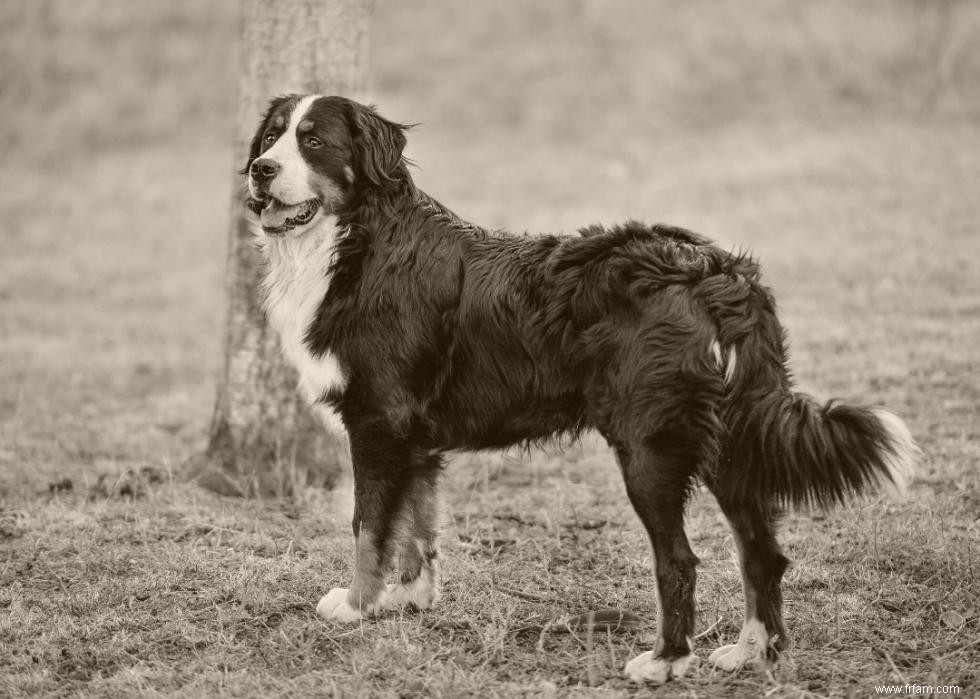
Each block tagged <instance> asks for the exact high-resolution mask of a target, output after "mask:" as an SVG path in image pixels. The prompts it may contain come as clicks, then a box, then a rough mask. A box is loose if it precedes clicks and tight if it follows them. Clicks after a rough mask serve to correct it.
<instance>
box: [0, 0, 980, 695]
mask: <svg viewBox="0 0 980 699" xmlns="http://www.w3.org/2000/svg"><path fill="white" fill-rule="evenodd" d="M486 5H487V6H486V7H484V6H480V7H477V6H475V5H470V4H467V5H465V6H462V5H456V4H449V3H439V2H434V1H433V2H405V3H394V2H378V3H377V5H376V8H375V25H374V27H373V29H372V31H373V37H372V42H373V64H372V84H373V90H372V92H373V98H374V100H375V101H376V102H377V104H378V106H379V109H380V110H381V112H382V113H383V114H385V115H386V116H389V117H391V118H394V119H397V120H400V121H406V122H420V126H418V127H417V128H416V129H415V130H414V131H413V132H412V133H411V135H410V153H409V154H410V155H411V156H412V158H413V159H414V160H415V161H416V162H417V163H418V164H419V168H418V170H417V171H416V178H417V180H418V182H419V183H420V185H421V186H422V187H423V188H425V189H427V190H428V191H429V192H430V193H432V194H433V195H435V196H436V197H438V198H439V199H441V200H442V201H444V202H445V203H447V204H448V205H450V206H451V207H452V208H455V209H456V210H457V211H458V212H459V213H461V214H462V215H464V216H466V217H469V218H472V219H474V220H476V221H479V222H481V223H485V224H488V225H492V226H502V227H508V228H511V229H514V230H542V231H543V230H547V231H556V230H573V229H574V228H576V227H578V226H581V225H584V224H588V223H592V222H595V221H601V222H605V223H610V222H615V221H619V220H623V219H625V218H627V217H635V218H641V219H645V220H649V221H665V222H670V223H675V224H679V225H684V226H687V227H690V228H694V229H696V230H699V231H700V232H702V233H705V234H707V235H710V236H712V237H714V238H716V239H717V240H719V241H720V242H721V243H722V244H723V245H726V246H730V247H733V248H738V247H744V248H748V249H751V250H752V252H753V253H754V254H755V255H756V256H757V257H758V258H759V259H761V260H762V262H763V266H764V269H765V274H766V279H767V280H768V283H769V284H770V285H771V286H772V287H773V288H774V289H775V291H776V295H777V298H778V300H779V303H780V307H781V315H782V318H783V320H784V322H785V325H786V326H787V328H788V330H789V338H790V343H791V348H792V361H793V367H794V370H795V372H796V376H797V379H798V381H799V384H800V386H801V388H802V390H806V391H808V392H812V393H814V394H816V395H818V396H821V397H829V396H841V397H843V398H846V399H849V400H861V401H865V402H869V403H876V404H884V405H887V406H889V407H890V408H891V409H892V410H894V411H895V412H897V413H899V414H900V415H902V416H903V417H904V418H905V419H906V420H907V422H908V424H909V426H910V427H911V430H912V432H913V434H914V435H915V436H916V437H917V439H918V441H919V443H920V444H921V446H922V448H923V451H924V457H923V460H922V463H921V467H920V470H919V473H918V478H917V480H916V482H915V484H914V485H913V486H912V488H911V490H910V492H909V493H908V494H907V495H906V496H905V497H904V498H901V499H895V498H892V497H889V496H887V495H880V496H877V495H876V496H871V497H868V498H865V499H861V500H857V501H855V502H853V503H850V504H848V505H847V506H844V507H841V508H839V509H836V510H833V511H830V512H817V511H799V512H793V513H790V514H789V515H788V516H787V517H786V519H785V521H784V523H783V526H782V536H781V538H782V541H783V542H784V544H785V547H786V550H787V553H788V555H789V556H790V557H791V558H792V559H793V561H794V563H793V566H792V568H791V569H790V571H789V572H788V574H787V576H786V582H785V589H784V594H785V598H786V613H787V625H788V628H789V630H790V632H791V633H792V634H793V637H794V638H793V641H794V646H793V648H792V650H791V651H789V652H788V653H786V654H785V655H784V657H783V659H782V662H781V663H780V665H779V666H778V667H777V668H776V669H775V671H774V672H772V673H771V674H762V673H758V672H754V671H751V670H746V671H743V672H741V673H738V674H736V675H733V676H729V675H722V674H720V673H718V672H716V671H713V670H712V669H711V668H710V667H709V666H708V663H707V662H705V660H706V658H707V655H708V654H709V653H710V651H711V650H713V649H714V648H716V647H718V646H719V645H723V644H725V643H731V642H733V641H734V639H735V638H736V636H737V634H738V628H739V623H740V619H741V605H742V602H741V591H740V587H739V577H738V573H737V570H736V567H735V554H734V548H733V545H732V541H731V537H730V535H729V534H728V532H727V529H726V527H725V525H724V522H723V519H722V518H721V516H720V514H719V513H718V510H717V507H716V506H715V505H714V503H713V502H712V501H711V499H710V497H709V496H707V495H706V494H705V493H702V492H698V493H696V494H695V495H694V497H693V499H692V501H691V503H690V507H689V511H688V531H689V535H690V537H691V540H692V545H693V547H694V549H695V552H696V553H697V554H698V555H699V556H700V558H701V560H702V564H701V566H700V568H699V588H698V605H699V625H698V628H699V633H700V637H699V638H698V639H697V641H696V646H697V652H698V654H699V656H700V657H701V659H702V662H701V664H700V665H699V666H697V667H695V668H693V670H692V671H691V672H690V673H689V675H688V676H687V677H685V678H684V679H683V680H681V681H679V682H675V683H671V684H670V685H668V686H667V687H665V688H661V689H659V690H649V691H652V693H654V694H656V695H662V696H704V697H713V696H722V695H723V696H746V697H750V696H751V697H754V696H759V695H761V694H766V695H767V696H811V695H812V696H869V695H873V694H874V687H875V685H886V684H888V685H899V684H901V685H905V684H917V685H958V686H959V687H960V688H961V695H963V696H969V695H971V694H977V693H978V692H980V674H978V670H977V668H978V666H980V642H978V632H980V615H978V609H977V600H978V597H980V594H978V593H980V580H978V575H980V571H978V570H977V567H978V565H977V562H975V560H974V557H975V554H976V551H977V541H978V538H980V536H978V535H980V518H978V513H980V495H978V493H980V475H978V471H980V469H978V462H980V351H978V346H980V262H978V260H980V230H978V224H977V221H978V220H980V197H978V196H977V192H978V187H980V152H978V151H980V148H978V146H977V144H978V143H980V99H978V97H980V95H978V94H977V92H976V89H975V86H976V85H977V84H980V83H978V80H980V58H978V55H977V53H976V51H975V50H973V49H972V48H971V47H973V46H976V45H977V41H978V38H980V11H978V8H977V6H976V5H974V4H970V3H963V2H960V3H954V2H948V3H932V4H927V3H912V2H867V3H860V4H857V3H854V4H852V3H845V2H825V3H820V4H807V5H796V4H792V5H791V4H786V3H780V2H776V1H775V0H773V1H759V2H755V3H752V4H742V3H740V4H738V5H737V6H735V5H732V6H728V5H718V4H713V3H705V2H679V1H678V2H672V1H669V0H668V1H664V2H659V3H647V4H640V3H598V2H590V1H588V0H582V1H580V2H576V3H561V4H559V3H556V2H539V3H528V4H525V5H524V6H522V8H521V9H520V10H517V9H514V8H511V9H506V6H501V8H499V9H498V8H495V7H493V6H491V4H490V3H487V4H486ZM136 8H137V5H135V4H133V3H129V2H123V1H122V0H115V1H112V2H110V1H109V0H105V1H104V2H77V3H72V4H69V3H60V2H53V1H46V2H26V1H24V2H15V3H8V4H5V5H4V7H3V9H0V19H2V21H0V58H2V61H3V65H4V66H5V70H4V71H3V75H2V76H0V88H2V89H0V105H2V109H3V113H4V115H5V117H6V118H5V129H4V132H3V134H0V145H2V146H3V150H4V153H5V155H6V158H5V162H4V167H3V168H0V220H2V228H0V230H2V240H3V251H2V253H0V551H2V556H0V647H2V648H3V652H0V695H4V696H8V695H9V696H23V695H28V694H30V695H55V694H57V695H63V694H78V695H87V696H119V695H131V694H166V695H180V696H195V695H196V696H213V695H234V696H262V697H265V696H276V695H280V696H298V695H304V694H319V695H323V694H333V695H338V696H360V695H365V696H443V697H458V696H500V697H510V696H609V697H618V696H630V695H632V694H636V693H640V694H644V693H646V692H647V691H648V690H647V689H646V688H642V689H639V690H638V689H637V688H636V687H634V686H632V685H630V684H629V683H628V682H627V681H626V680H625V679H624V678H623V677H622V667H623V665H624V664H625V662H626V661H627V660H628V659H630V658H631V657H633V656H635V655H636V654H637V653H639V652H641V651H644V650H647V649H649V646H650V642H651V639H652V634H653V633H654V630H655V623H656V615H657V609H656V602H655V599H654V595H653V589H652V584H653V579H652V574H651V556H650V551H649V547H648V544H647V542H646V540H645V535H644V534H643V533H642V531H641V528H640V526H639V523H638V522H637V520H636V518H635V516H634V515H633V514H632V512H631V511H630V510H629V508H628V507H627V506H626V504H625V499H624V493H623V487H622V485H621V483H620V481H619V476H618V473H617V470H616V467H615V465H614V463H613V461H612V459H611V458H610V455H609V453H608V451H607V450H606V448H605V447H604V445H602V444H601V443H600V442H598V441H597V440H596V439H594V438H592V437H586V438H585V439H584V440H583V441H582V442H580V443H575V444H572V445H564V446H565V447H567V448H560V447H559V446H555V447H554V448H551V449H547V450H541V451H532V452H530V453H516V452H515V453H510V454H505V455H478V456H460V457H458V458H456V459H455V460H454V461H453V463H451V464H450V467H449V469H448V472H447V477H446V478H447V485H448V487H447V493H446V505H447V508H446V509H447V521H446V536H445V544H444V560H445V572H446V578H447V582H446V586H445V594H444V596H443V601H442V603H441V604H440V606H439V607H438V608H437V609H436V610H434V611H432V612H428V613H425V614H408V613H406V614H397V615H391V616H388V617H385V618H384V619H381V620H376V621H370V622H367V623H365V624H363V625H359V626H354V627H341V626H336V625H332V624H329V623H326V622H324V621H322V620H320V619H318V618H317V617H316V616H315V614H314V606H315V604H316V602H317V600H318V599H319V597H320V595H322V594H323V593H324V592H326V591H327V590H328V589H330V588H331V587H335V586H338V585H344V584H346V582H347V581H348V577H349V575H350V572H351V540H350V536H349V516H350V500H349V496H348V495H347V494H346V493H345V492H343V491H338V492H333V493H325V492H319V491H308V492H305V493H302V494H300V495H299V496H297V497H295V498H291V499H289V500H285V499H283V500H251V501H245V500H238V499H230V498H221V497H218V496H215V495H212V494H209V493H206V492H204V491H202V490H200V489H198V488H197V487H195V486H193V485H191V484H188V483H186V482H185V481H184V478H183V473H182V465H183V463H184V462H185V460H186V459H187V458H188V457H190V456H192V455H193V454H195V453H198V452H199V451H200V450H201V449H202V448H203V446H204V444H205V440H206V431H207V426H208V419H209V416H210V411H211V408H212V401H213V398H214V392H215V380H216V375H217V372H218V369H219V361H220V347H221V340H222V323H223V299H222V294H223V287H222V274H223V253H224V247H225V237H224V236H225V229H226V221H227V214H228V203H229V201H230V198H231V196H230V193H231V187H232V184H233V179H232V177H233V175H232V173H233V171H234V169H235V168H236V166H238V165H239V163H236V162H235V161H234V156H233V154H232V152H231V143H230V141H231V138H230V134H231V129H230V126H229V125H230V123H231V120H232V119H233V111H234V84H235V68H234V39H235V34H236V31H237V24H236V17H235V11H236V8H235V6H234V5H233V4H232V3H229V2H223V3H193V2H191V1H190V0H183V1H181V2H173V3H158V4H152V5H151V4H140V5H139V7H138V9H136ZM608 608H619V609H626V610H630V611H631V612H633V613H634V614H636V615H637V617H638V618H639V623H638V624H636V625H631V626H630V628H628V629H625V631H622V632H617V633H606V632H604V631H596V632H594V633H592V634H589V633H586V631H584V630H577V631H574V632H572V633H569V632H567V630H566V629H565V628H564V627H562V626H561V624H558V623H555V622H556V620H560V619H561V618H562V617H565V616H566V615H576V614H581V613H585V612H588V611H590V610H601V609H608Z"/></svg>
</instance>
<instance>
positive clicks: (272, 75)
mask: <svg viewBox="0 0 980 699" xmlns="http://www.w3.org/2000/svg"><path fill="white" fill-rule="evenodd" d="M371 5H372V2H371V1H370V0H278V1H277V2H274V3H273V2H267V1H266V0H243V1H242V8H241V9H242V33H241V37H242V39H241V49H240V62H241V78H240V81H239V88H238V110H237V118H236V124H235V158H236V160H235V162H234V164H233V165H234V167H235V169H236V170H237V169H238V168H240V167H241V166H242V164H243V163H244V162H245V159H246V154H247V152H248V144H249V141H250V139H251V136H252V133H253V132H254V130H255V127H256V124H257V123H258V120H259V117H260V115H261V114H262V112H263V111H264V109H265V106H266V104H267V103H268V101H269V99H270V97H272V96H274V95H280V94H285V93H290V92H300V93H310V92H313V93H322V94H351V93H357V92H360V91H363V89H364V87H365V83H366V75H367V63H368V49H369V43H368V37H369V33H368V30H369V20H370V10H371ZM233 176H234V178H235V182H236V186H235V188H234V194H233V196H232V204H231V225H230V230H229V236H228V238H229V243H228V258H227V259H228V262H227V276H226V288H227V298H228V315H227V328H226V337H225V360H224V373H223V375H222V376H221V378H220V380H219V385H218V395H217V401H216V404H215V410H214V416H213V418H212V423H211V431H210V440H209V444H208V448H207V451H206V452H205V454H203V455H202V456H201V457H198V458H197V459H195V460H194V462H193V463H192V465H191V469H192V473H193V475H195V476H196V478H197V479H198V482H199V483H201V485H203V486H204V487H207V488H209V489H211V490H216V491H218V492H223V493H229V494H239V495H249V494H256V493H264V494H288V493H291V492H294V491H295V490H296V489H297V488H298V487H302V486H305V485H329V484H330V483H331V482H332V481H334V480H335V479H336V477H337V476H338V475H339V474H340V473H341V472H342V471H343V469H344V468H345V461H346V458H347V456H346V454H347V451H346V438H345V437H344V436H343V435H339V434H332V433H330V432H328V431H327V430H326V429H325V426H324V425H323V424H322V423H321V422H320V421H319V420H318V419H317V417H316V416H315V414H314V413H313V411H311V410H310V409H309V407H308V406H307V405H306V403H305V401H304V400H303V399H302V398H301V397H300V396H299V394H298V393H297V391H296V381H297V377H296V373H295V371H294V370H293V369H292V367H290V366H288V365H287V364H286V363H285V361H284V360H283V357H282V355H281V353H280V350H279V340H278V337H277V336H276V334H275V332H274V331H272V330H271V329H270V328H269V327H268V326H267V325H266V322H265V317H264V315H263V312H262V309H261V306H260V303H259V299H258V296H257V293H256V288H257V286H258V283H259V281H260V278H261V269H260V267H259V264H258V260H257V256H256V254H255V249H254V242H253V233H252V230H251V228H250V226H249V224H248V222H247V221H246V219H245V215H244V211H245V209H244V206H243V201H244V195H245V188H244V184H243V182H242V177H241V176H240V175H238V174H235V175H233Z"/></svg>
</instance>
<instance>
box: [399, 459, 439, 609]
mask: <svg viewBox="0 0 980 699" xmlns="http://www.w3.org/2000/svg"><path fill="white" fill-rule="evenodd" d="M426 460H427V462H428V463H427V468H426V470H425V471H424V472H422V473H418V474H416V476H415V478H414V480H413V481H412V483H411V484H410V486H409V488H408V490H407V492H406V495H405V501H404V503H403V505H402V513H401V520H402V523H403V524H402V526H403V530H402V532H401V533H400V538H401V541H400V542H399V552H398V583H396V584H394V585H389V586H388V595H387V598H386V600H385V606H386V607H389V608H392V609H396V608H400V607H413V608H416V609H429V608H430V607H432V606H433V605H434V604H435V603H436V600H437V599H438V598H439V543H438V536H439V517H440V513H439V493H438V487H439V469H440V467H441V459H440V458H439V457H438V456H427V457H426Z"/></svg>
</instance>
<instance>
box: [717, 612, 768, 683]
mask: <svg viewBox="0 0 980 699" xmlns="http://www.w3.org/2000/svg"><path fill="white" fill-rule="evenodd" d="M768 647H769V634H768V633H766V628H765V626H763V625H762V623H761V622H759V621H755V620H751V621H748V622H746V624H745V626H744V627H742V633H740V634H739V636H738V643H734V644H732V645H730V646H722V647H721V648H719V649H718V650H716V651H715V652H714V653H712V654H711V656H710V657H709V658H708V661H709V662H710V663H711V664H712V665H714V666H715V667H717V668H718V669H720V670H725V671H726V672H733V671H735V670H738V669H739V668H740V667H743V666H744V665H752V666H753V667H756V668H759V669H766V668H767V667H768V666H769V661H768V659H767V653H768Z"/></svg>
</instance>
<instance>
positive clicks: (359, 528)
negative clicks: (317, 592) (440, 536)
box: [317, 420, 412, 622]
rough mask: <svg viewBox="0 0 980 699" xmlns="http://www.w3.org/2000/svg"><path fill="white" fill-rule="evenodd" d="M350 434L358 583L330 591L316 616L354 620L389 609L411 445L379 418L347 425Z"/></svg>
mask: <svg viewBox="0 0 980 699" xmlns="http://www.w3.org/2000/svg"><path fill="white" fill-rule="evenodd" d="M348 433H349V435H350V443H351V458H352V461H353V465H354V519H353V521H352V523H351V527H352V529H353V531H354V547H355V552H356V553H355V561H354V579H353V581H352V582H351V586H350V588H349V589H348V588H334V589H332V590H330V592H328V593H327V594H326V595H325V596H324V597H323V598H322V599H321V600H320V603H319V604H318V605H317V613H318V614H319V615H320V616H322V617H324V618H326V619H334V620H337V621H344V622H353V621H357V620H359V619H361V618H363V617H365V616H370V615H372V614H374V613H376V612H378V611H380V610H382V609H384V608H385V607H386V606H387V599H386V597H387V589H386V586H385V574H386V573H387V572H388V569H389V567H390V564H391V561H392V558H393V553H394V551H393V549H394V546H393V544H394V542H395V539H396V536H395V528H396V526H397V523H398V521H399V519H400V518H399V512H400V509H401V506H402V501H403V499H404V497H405V491H406V486H407V485H408V484H409V483H410V482H411V477H412V468H411V467H412V460H411V458H410V453H409V449H408V447H407V445H406V444H405V443H404V442H403V441H402V440H400V439H398V437H397V436H396V435H395V434H394V432H393V431H392V430H390V429H389V428H387V427H386V426H385V424H384V422H383V421H381V420H374V421H370V422H369V423H367V424H360V425H348Z"/></svg>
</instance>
